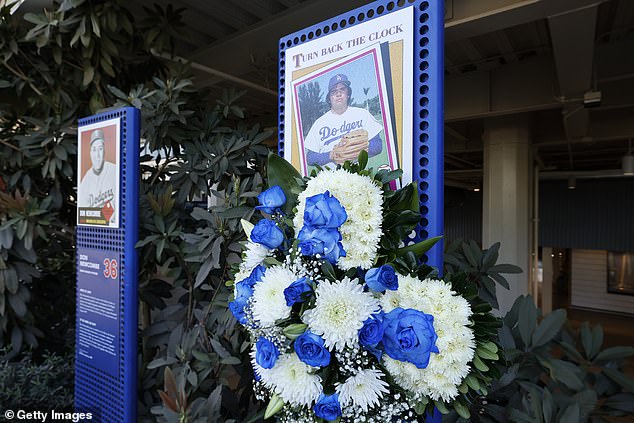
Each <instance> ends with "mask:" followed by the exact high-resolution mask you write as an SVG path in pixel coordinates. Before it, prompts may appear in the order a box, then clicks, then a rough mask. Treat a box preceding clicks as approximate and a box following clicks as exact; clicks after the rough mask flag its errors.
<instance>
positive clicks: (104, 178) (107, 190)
mask: <svg viewBox="0 0 634 423" xmlns="http://www.w3.org/2000/svg"><path fill="white" fill-rule="evenodd" d="M116 182H117V171H116V166H115V165H114V164H112V163H110V162H105V163H104V164H103V169H102V170H101V173H100V174H99V175H97V174H95V172H94V171H93V170H92V168H90V169H89V170H88V172H86V175H85V176H84V179H83V180H82V181H81V196H80V197H79V201H78V203H77V205H78V206H79V207H99V208H102V207H103V206H104V205H105V204H106V203H107V202H108V201H110V204H111V205H112V207H115V201H114V199H115V194H116V185H115V184H116ZM116 215H117V213H116V212H115V213H114V214H113V215H112V217H111V218H110V223H111V224H114V223H115V222H116V217H115V216H116Z"/></svg>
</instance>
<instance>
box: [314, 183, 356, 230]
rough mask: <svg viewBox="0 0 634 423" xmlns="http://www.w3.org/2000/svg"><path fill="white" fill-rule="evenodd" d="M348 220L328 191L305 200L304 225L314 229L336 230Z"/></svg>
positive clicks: (342, 209) (343, 210)
mask: <svg viewBox="0 0 634 423" xmlns="http://www.w3.org/2000/svg"><path fill="white" fill-rule="evenodd" d="M347 218H348V214H347V213H346V210H345V209H344V208H343V206H342V205H341V203H340V202H339V200H337V199H336V198H335V197H333V196H332V195H330V192H329V191H326V192H324V193H322V194H317V195H313V196H312V197H308V198H307V199H306V208H305V209H304V224H305V225H308V226H313V227H315V228H330V229H337V228H338V227H339V226H341V225H342V224H343V222H345V221H346V219H347Z"/></svg>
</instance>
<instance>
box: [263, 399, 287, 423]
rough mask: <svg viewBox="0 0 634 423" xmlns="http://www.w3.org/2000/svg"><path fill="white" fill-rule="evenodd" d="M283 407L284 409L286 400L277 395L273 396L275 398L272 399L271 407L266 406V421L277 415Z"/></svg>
mask: <svg viewBox="0 0 634 423" xmlns="http://www.w3.org/2000/svg"><path fill="white" fill-rule="evenodd" d="M283 407H284V400H283V399H282V398H280V397H279V396H278V395H277V394H273V396H272V397H271V400H270V401H269V405H267V406H266V411H265V412H264V420H266V419H268V418H270V417H272V416H273V415H275V414H276V413H277V412H278V411H280V410H281V409H282V408H283Z"/></svg>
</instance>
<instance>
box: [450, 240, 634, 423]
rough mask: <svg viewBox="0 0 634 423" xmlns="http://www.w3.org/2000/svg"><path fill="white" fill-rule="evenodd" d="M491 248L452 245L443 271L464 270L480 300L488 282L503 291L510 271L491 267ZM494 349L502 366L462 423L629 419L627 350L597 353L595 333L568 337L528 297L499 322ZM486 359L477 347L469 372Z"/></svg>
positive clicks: (562, 324)
mask: <svg viewBox="0 0 634 423" xmlns="http://www.w3.org/2000/svg"><path fill="white" fill-rule="evenodd" d="M498 249H499V244H495V245H494V246H492V247H491V248H489V249H488V250H484V251H481V250H480V248H479V247H478V246H477V244H475V242H473V241H470V242H468V243H467V242H460V243H457V244H455V245H452V246H450V247H449V248H448V253H447V254H446V255H445V260H446V263H445V265H446V268H447V269H448V270H449V271H456V270H457V269H464V270H466V271H467V278H466V279H465V280H466V281H470V282H469V283H471V281H475V282H476V284H477V285H478V286H479V295H478V297H479V298H480V299H483V298H487V297H488V295H489V294H490V295H493V296H495V288H496V286H495V283H494V282H498V283H500V285H502V286H504V287H507V286H508V284H507V282H506V280H504V281H502V278H503V276H501V275H500V273H507V272H509V271H510V272H512V273H514V272H516V271H517V270H518V269H517V268H516V267H515V266H509V265H496V264H495V261H496V260H497V252H498ZM488 279H490V281H489V282H487V283H488V285H485V283H483V281H485V280H488ZM483 293H484V295H483ZM478 307H480V306H479V305H476V306H475V307H473V309H474V311H477V310H478ZM474 317H475V318H477V313H474ZM499 342H500V345H499V346H500V347H501V351H499V352H498V353H497V354H502V356H503V357H504V361H503V362H501V363H497V364H495V367H496V371H497V372H498V374H499V375H500V376H499V377H498V378H496V379H495V380H494V381H493V383H492V385H491V389H490V390H489V392H486V393H482V394H481V395H479V396H477V397H475V398H474V402H473V405H472V406H471V408H470V415H471V418H470V421H474V422H487V423H488V422H491V423H493V422H496V423H497V422H522V423H524V422H525V423H529V422H530V423H534V422H538V423H549V422H569V423H573V422H574V423H577V422H579V421H591V422H600V421H607V420H604V417H605V416H625V415H631V414H633V413H634V407H633V406H632V404H634V379H632V378H631V377H629V376H627V375H625V374H624V373H623V372H622V365H623V364H624V360H625V359H627V358H629V357H631V356H634V347H631V346H630V347H612V348H607V349H605V350H601V347H602V344H603V331H602V329H601V327H600V326H598V325H597V326H594V327H592V328H591V327H590V326H589V325H588V324H587V323H584V324H583V325H581V327H580V328H579V329H578V330H572V329H571V328H570V327H568V325H567V320H566V312H565V310H555V311H553V312H551V313H549V314H548V315H546V316H543V317H542V316H541V312H540V310H539V309H538V308H537V307H536V306H535V304H534V300H533V298H531V297H530V296H523V297H520V298H518V299H517V300H516V301H515V303H514V305H513V307H512V308H511V310H510V311H509V312H508V313H507V314H506V316H504V318H503V326H502V327H501V328H499ZM492 352H493V351H489V350H486V349H484V350H483V349H481V348H480V347H478V348H477V349H476V358H474V361H473V363H474V366H475V367H476V368H478V369H479V368H481V367H482V366H484V367H488V364H487V363H486V361H484V360H482V359H483V358H486V357H487V356H489V353H492ZM491 356H492V355H491ZM445 420H447V421H450V422H453V421H464V416H462V415H458V414H457V413H453V414H451V415H449V416H446V419H445Z"/></svg>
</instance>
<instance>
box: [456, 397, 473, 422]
mask: <svg viewBox="0 0 634 423" xmlns="http://www.w3.org/2000/svg"><path fill="white" fill-rule="evenodd" d="M453 408H454V409H455V410H456V413H458V415H459V416H460V417H462V418H463V419H465V420H469V418H470V417H471V413H470V412H469V409H468V408H467V407H466V406H465V405H464V404H463V403H461V402H460V401H455V402H454V403H453Z"/></svg>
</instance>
